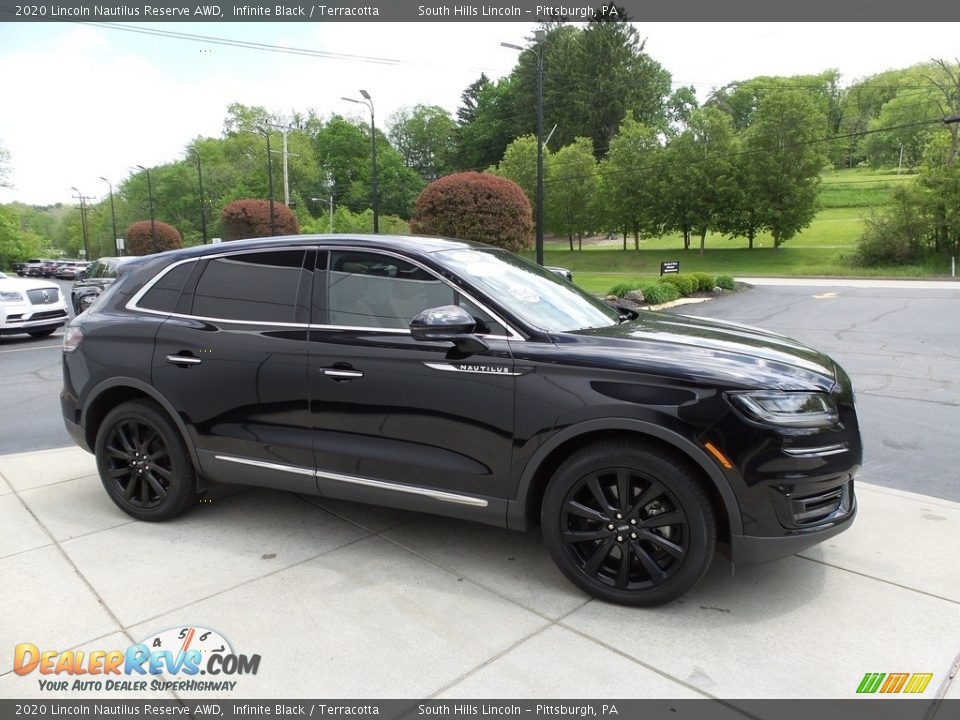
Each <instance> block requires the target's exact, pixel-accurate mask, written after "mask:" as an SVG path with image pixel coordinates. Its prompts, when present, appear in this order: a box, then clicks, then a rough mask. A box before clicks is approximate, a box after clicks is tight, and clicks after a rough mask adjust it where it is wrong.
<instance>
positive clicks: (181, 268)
mask: <svg viewBox="0 0 960 720" xmlns="http://www.w3.org/2000/svg"><path fill="white" fill-rule="evenodd" d="M195 267H196V263H192V262H188V263H184V264H183V265H177V267H175V268H173V270H171V271H170V272H168V273H166V274H165V275H164V276H163V277H162V278H160V279H159V280H157V281H156V282H155V283H154V284H153V287H151V288H150V289H149V290H148V291H147V292H146V294H145V295H144V296H143V297H142V298H140V302H138V303H137V306H138V307H141V308H143V309H144V310H160V311H161V312H173V309H174V308H175V307H176V306H177V300H179V299H180V291H181V290H183V285H184V283H185V282H186V281H187V278H188V277H190V273H191V272H193V269H194V268H195Z"/></svg>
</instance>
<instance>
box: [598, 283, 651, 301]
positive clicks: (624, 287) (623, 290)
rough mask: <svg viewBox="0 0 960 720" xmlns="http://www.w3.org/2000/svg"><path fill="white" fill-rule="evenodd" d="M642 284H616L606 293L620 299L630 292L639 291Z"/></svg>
mask: <svg viewBox="0 0 960 720" xmlns="http://www.w3.org/2000/svg"><path fill="white" fill-rule="evenodd" d="M643 284H644V283H643V282H641V281H637V280H631V281H629V282H621V283H617V284H616V285H614V286H613V287H612V288H610V289H609V290H608V291H607V295H616V296H617V297H618V298H622V297H623V296H624V295H626V294H627V293H628V292H630V291H631V290H639V289H640V287H641V286H642V285H643Z"/></svg>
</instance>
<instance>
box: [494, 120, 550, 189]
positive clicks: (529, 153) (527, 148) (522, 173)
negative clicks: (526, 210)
mask: <svg viewBox="0 0 960 720" xmlns="http://www.w3.org/2000/svg"><path fill="white" fill-rule="evenodd" d="M548 155H549V153H548V152H547V150H546V148H544V151H543V166H544V170H543V172H544V176H546V173H547V168H548V167H549V165H548V161H547V158H548ZM494 174H496V175H499V176H500V177H505V178H507V179H509V180H513V181H514V182H515V183H516V184H517V185H519V186H520V187H521V188H522V189H523V192H524V194H525V195H526V196H527V199H528V200H529V201H530V204H531V205H533V204H534V203H535V202H536V200H535V198H536V193H537V138H536V136H535V135H524V136H523V137H518V138H517V139H516V140H514V141H513V142H511V143H510V144H509V145H507V149H506V150H504V152H503V159H502V160H501V161H500V164H499V165H498V166H497V167H496V168H495V170H494Z"/></svg>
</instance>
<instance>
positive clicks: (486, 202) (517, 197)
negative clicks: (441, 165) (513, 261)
mask: <svg viewBox="0 0 960 720" xmlns="http://www.w3.org/2000/svg"><path fill="white" fill-rule="evenodd" d="M410 229H411V230H412V231H413V232H414V233H416V234H419V235H442V236H446V237H452V238H460V239H461V240H476V241H478V242H485V243H489V244H490V245H496V246H498V247H502V248H505V249H507V250H511V251H513V252H518V251H520V250H523V249H525V248H527V247H529V246H530V241H531V233H532V231H533V213H532V211H531V209H530V201H529V200H528V199H527V196H526V195H525V194H524V192H523V190H522V189H521V188H520V186H519V185H517V184H516V183H515V182H513V181H512V180H508V179H507V178H504V177H498V176H497V175H489V174H486V173H478V172H464V173H455V174H453V175H447V176H445V177H442V178H440V179H438V180H434V181H433V182H432V183H430V184H429V185H427V186H426V187H425V188H424V189H423V192H421V193H420V197H418V198H417V202H416V204H415V205H414V216H413V219H412V221H411V223H410Z"/></svg>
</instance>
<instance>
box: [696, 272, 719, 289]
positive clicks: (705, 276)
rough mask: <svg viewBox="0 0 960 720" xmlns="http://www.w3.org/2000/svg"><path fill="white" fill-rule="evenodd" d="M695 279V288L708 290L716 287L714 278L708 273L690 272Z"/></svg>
mask: <svg viewBox="0 0 960 720" xmlns="http://www.w3.org/2000/svg"><path fill="white" fill-rule="evenodd" d="M691 274H692V275H693V277H695V278H696V279H697V289H698V290H706V291H708V292H709V291H710V290H713V288H714V287H716V279H715V278H714V277H713V275H711V274H710V273H705V272H695V273H691Z"/></svg>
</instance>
